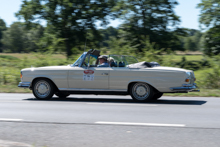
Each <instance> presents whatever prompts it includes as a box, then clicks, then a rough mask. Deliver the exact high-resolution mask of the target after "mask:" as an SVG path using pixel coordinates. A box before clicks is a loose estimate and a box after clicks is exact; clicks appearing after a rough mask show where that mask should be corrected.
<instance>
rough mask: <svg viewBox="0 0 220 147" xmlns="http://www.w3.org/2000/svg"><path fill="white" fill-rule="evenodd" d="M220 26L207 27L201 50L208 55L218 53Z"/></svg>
mask: <svg viewBox="0 0 220 147" xmlns="http://www.w3.org/2000/svg"><path fill="white" fill-rule="evenodd" d="M219 32H220V26H216V27H213V28H211V29H209V30H208V31H207V32H206V34H205V39H204V46H203V52H204V54H206V55H208V56H212V55H218V54H220V33H219Z"/></svg>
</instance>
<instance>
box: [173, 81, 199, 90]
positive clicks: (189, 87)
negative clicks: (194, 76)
mask: <svg viewBox="0 0 220 147" xmlns="http://www.w3.org/2000/svg"><path fill="white" fill-rule="evenodd" d="M196 88H197V87H196V83H194V84H183V85H182V87H172V88H170V90H171V91H173V92H200V90H199V89H196Z"/></svg>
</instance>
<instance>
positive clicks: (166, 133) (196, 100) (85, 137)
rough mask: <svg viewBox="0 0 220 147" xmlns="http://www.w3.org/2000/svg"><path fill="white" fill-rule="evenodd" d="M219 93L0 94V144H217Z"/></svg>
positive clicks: (144, 146) (131, 146)
mask: <svg viewBox="0 0 220 147" xmlns="http://www.w3.org/2000/svg"><path fill="white" fill-rule="evenodd" d="M219 136H220V98H202V97H162V98H161V99H160V100H159V101H158V102H154V103H136V102H134V101H133V100H132V99H131V97H130V96H106V95H99V96H96V95H71V96H69V97H68V98H67V99H58V98H57V97H54V98H53V99H52V100H49V101H39V100H36V99H35V98H34V96H33V95H32V94H4V93H2V94H0V147H3V146H5V147H6V146H16V147H17V146H23V147H27V146H35V147H38V146H39V147H43V146H46V147H75V146H76V147H78V146H80V147H82V146H92V147H99V146H100V147H103V146H105V147H112V146H114V147H137V146H138V147H147V146H148V147H162V146H163V147H173V146H175V147H219V146H220V139H219Z"/></svg>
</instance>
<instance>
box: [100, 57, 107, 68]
mask: <svg viewBox="0 0 220 147" xmlns="http://www.w3.org/2000/svg"><path fill="white" fill-rule="evenodd" d="M98 59H99V62H100V65H98V67H109V64H108V61H107V59H108V57H107V56H105V55H101V56H99V57H98Z"/></svg>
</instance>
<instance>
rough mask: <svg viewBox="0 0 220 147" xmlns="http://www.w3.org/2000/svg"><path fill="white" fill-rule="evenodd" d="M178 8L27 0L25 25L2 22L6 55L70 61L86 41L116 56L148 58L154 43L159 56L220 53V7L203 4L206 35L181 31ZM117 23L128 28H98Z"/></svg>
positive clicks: (154, 0) (165, 3)
mask: <svg viewBox="0 0 220 147" xmlns="http://www.w3.org/2000/svg"><path fill="white" fill-rule="evenodd" d="M210 3H211V4H213V5H210ZM177 4H178V3H177V1H175V0H172V1H170V0H148V1H146V0H139V1H136V0H80V1H74V0H59V1H58V0H54V1H48V0H46V1H45V0H24V1H23V3H22V5H21V9H20V10H19V12H17V13H16V16H17V17H18V18H22V19H24V20H25V22H24V23H21V22H15V23H13V24H11V25H10V27H8V28H7V27H6V24H5V22H4V20H2V19H0V52H13V53H14V52H16V53H22V52H24V53H29V52H63V53H66V55H67V57H70V56H72V55H75V54H78V53H79V52H80V51H83V50H84V45H85V42H86V44H87V48H95V49H100V50H102V51H104V52H107V51H111V52H115V53H116V52H119V53H129V54H132V53H133V54H143V53H144V52H146V51H147V50H146V47H147V46H149V43H150V46H151V48H154V49H155V50H157V51H158V52H157V53H158V54H160V53H161V52H170V51H176V50H179V51H188V50H189V51H203V52H204V53H205V54H207V55H212V54H219V53H220V40H219V38H220V37H219V36H220V33H219V32H220V31H219V30H220V27H219V19H220V18H219V17H218V15H216V14H217V13H218V11H217V7H216V12H210V11H209V9H210V10H211V9H212V10H213V8H215V6H217V5H218V4H219V2H218V1H217V0H212V1H211V0H210V1H209V2H208V0H207V1H204V2H201V3H200V4H199V5H198V8H201V9H202V11H201V13H202V14H201V17H200V23H201V24H204V25H205V26H206V27H209V28H210V26H211V29H209V30H208V31H206V32H205V33H202V32H201V31H199V30H194V29H187V28H179V27H178V25H179V23H180V18H179V17H178V16H177V15H176V14H175V12H174V7H175V6H176V5H177ZM207 5H208V6H207ZM214 14H215V16H216V17H214V16H212V15H214ZM207 16H210V17H207ZM211 16H212V17H211ZM111 19H121V20H123V23H122V24H121V25H120V26H119V27H118V28H113V27H108V28H105V29H98V27H97V23H98V22H99V23H100V24H101V26H106V25H107V24H109V22H110V20H111ZM41 20H43V21H45V22H46V26H42V25H41V24H40V23H39V22H40V21H41Z"/></svg>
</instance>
